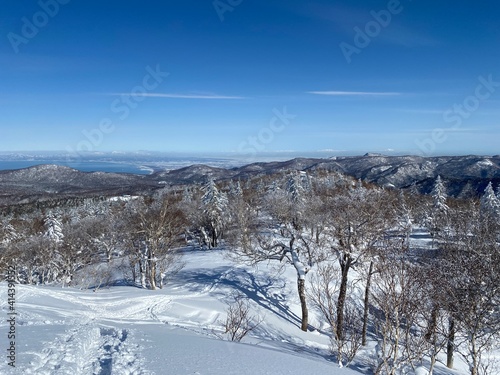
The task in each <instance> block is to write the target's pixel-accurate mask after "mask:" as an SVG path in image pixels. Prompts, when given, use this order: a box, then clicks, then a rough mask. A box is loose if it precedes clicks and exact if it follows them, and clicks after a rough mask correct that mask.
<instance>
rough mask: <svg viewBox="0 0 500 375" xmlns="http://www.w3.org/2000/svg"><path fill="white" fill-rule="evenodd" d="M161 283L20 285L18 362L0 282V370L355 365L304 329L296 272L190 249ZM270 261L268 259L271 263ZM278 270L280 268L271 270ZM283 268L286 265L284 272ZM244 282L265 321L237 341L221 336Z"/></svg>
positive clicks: (295, 370)
mask: <svg viewBox="0 0 500 375" xmlns="http://www.w3.org/2000/svg"><path fill="white" fill-rule="evenodd" d="M185 261H186V262H187V266H186V267H185V268H184V269H183V270H182V271H181V272H180V273H179V274H177V275H176V276H175V278H174V279H173V280H171V281H170V282H169V283H168V284H167V285H166V287H165V288H164V289H162V290H156V291H151V290H144V289H139V288H136V287H132V286H113V287H110V288H108V289H100V290H98V291H96V292H93V291H92V290H83V291H82V290H79V289H75V288H61V287H50V286H26V285H17V287H16V312H17V314H18V315H17V325H16V368H12V367H10V366H8V365H7V362H8V361H7V358H6V357H7V355H6V354H5V353H7V350H6V349H7V348H8V341H9V340H8V339H7V330H8V325H7V319H8V318H7V310H8V306H7V284H6V283H5V282H2V283H0V293H1V294H0V295H1V296H2V297H1V301H0V308H1V312H0V314H2V315H3V317H2V318H0V346H1V347H2V357H3V358H1V359H0V361H1V362H0V374H6V375H7V374H34V375H35V374H36V375H44V374H47V375H48V374H71V375H80V374H99V375H107V374H119V375H121V374H162V375H163V374H173V375H183V374H186V375H187V374H190V375H192V374H199V375H216V374H242V375H245V374H251V375H255V374H273V375H278V374H303V373H308V374H345V375H349V374H356V373H359V372H356V371H354V370H351V369H346V368H343V369H340V368H338V366H337V365H336V364H335V363H334V362H333V358H331V357H330V355H329V352H328V338H327V336H326V335H321V334H319V333H318V332H307V333H306V332H302V331H300V330H299V318H298V315H297V314H298V313H299V312H300V308H299V305H298V301H297V302H295V300H294V298H292V301H291V303H290V304H287V298H288V296H289V295H293V294H294V293H295V284H294V282H295V280H294V278H293V272H292V273H291V277H292V279H291V281H293V282H291V283H290V282H289V281H288V280H287V277H284V278H283V276H281V277H279V275H276V278H277V280H278V281H276V280H274V281H276V284H273V285H270V282H271V281H273V280H271V279H270V278H269V274H268V270H267V269H266V270H265V271H266V272H263V271H262V270H259V269H255V268H252V267H241V266H236V265H235V264H234V263H232V262H230V261H228V260H227V259H226V257H224V254H223V251H222V250H209V251H193V252H192V253H188V254H187V256H186V257H185ZM265 268H267V267H265ZM275 274H276V272H275ZM285 276H286V275H285ZM234 291H240V293H242V294H243V295H246V296H248V297H249V298H250V299H251V300H252V301H253V302H252V307H253V308H254V309H255V315H259V316H260V317H261V318H264V322H263V323H262V324H261V325H259V327H258V328H257V329H256V330H255V331H254V332H252V334H251V335H249V336H247V337H245V338H244V339H243V341H242V342H241V343H233V342H230V341H223V340H221V339H219V338H217V334H218V335H219V336H220V335H221V334H222V324H223V321H224V320H225V314H226V309H227V305H226V303H225V301H230V300H231V296H232V293H233V292H234Z"/></svg>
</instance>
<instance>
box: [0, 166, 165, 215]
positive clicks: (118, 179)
mask: <svg viewBox="0 0 500 375" xmlns="http://www.w3.org/2000/svg"><path fill="white" fill-rule="evenodd" d="M144 177H145V176H143V175H133V174H125V173H105V172H80V171H78V170H76V169H72V168H68V167H63V166H58V165H37V166H34V167H30V168H24V169H18V170H8V171H0V205H5V204H12V203H22V202H29V201H33V200H37V199H46V198H50V197H79V196H90V195H99V194H102V195H122V194H130V193H134V192H142V191H150V190H152V189H154V188H158V182H156V181H153V180H150V179H146V178H144Z"/></svg>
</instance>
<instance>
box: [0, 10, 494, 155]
mask: <svg viewBox="0 0 500 375" xmlns="http://www.w3.org/2000/svg"><path fill="white" fill-rule="evenodd" d="M42 4H46V5H43V6H42ZM0 7H1V14H2V23H1V26H0V30H1V33H0V35H1V42H0V62H1V65H0V66H1V69H0V130H1V136H0V151H14V150H85V149H90V150H92V151H112V150H123V151H133V150H156V151H185V152H210V151H238V150H239V151H240V152H244V153H249V152H263V151H266V152H269V151H283V150H293V151H296V152H299V153H300V152H307V151H316V150H332V154H335V152H337V151H347V152H353V153H361V152H363V153H364V152H368V151H373V152H377V151H378V152H384V151H387V150H394V151H395V152H411V153H420V154H466V153H481V154H495V153H500V152H499V146H498V145H499V143H498V142H499V140H500V22H499V20H500V4H499V3H498V2H496V1H490V0H487V1H482V2H480V3H478V2H474V1H470V0H469V1H464V0H458V1H448V0H446V1H428V0H418V1H416V0H414V1H410V0H401V2H398V1H397V0H391V1H389V2H388V1H332V0H330V1H326V0H322V1H318V0H313V1H297V0H287V1H270V0H266V1H264V0H252V1H251V0H243V1H241V0H217V1H213V0H196V1H194V0H175V1H165V0H163V1H154V0H148V1H136V0H130V1H129V0H128V1H102V0H101V1H93V0H87V1H81V0H80V1H79V0H70V1H69V0H59V1H57V0H41V1H40V2H37V1H14V0H6V1H3V2H2V3H1V5H0ZM360 31H361V32H362V33H363V35H361V33H360ZM35 34H36V35H35ZM154 71H156V73H152V72H154ZM166 72H168V76H167V75H166ZM132 91H133V92H134V94H133V95H132V96H130V93H131V92H132ZM99 127H101V128H99ZM85 134H87V136H85Z"/></svg>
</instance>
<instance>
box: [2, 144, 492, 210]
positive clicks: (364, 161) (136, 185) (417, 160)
mask: <svg viewBox="0 0 500 375" xmlns="http://www.w3.org/2000/svg"><path fill="white" fill-rule="evenodd" d="M293 171H306V172H311V173H315V172H317V171H331V172H339V173H343V174H346V175H350V176H352V177H354V178H356V179H361V180H363V181H366V182H370V183H374V184H377V185H379V186H384V187H386V188H396V189H399V188H403V189H405V188H410V187H412V186H413V187H414V188H416V189H417V190H419V191H420V192H421V193H424V194H426V193H428V192H429V191H430V190H431V188H432V185H433V183H434V180H435V179H436V177H437V176H438V175H440V176H441V178H442V179H443V180H444V181H445V183H446V187H447V189H448V194H449V195H451V196H465V195H470V194H473V195H474V194H475V195H477V194H481V193H482V191H483V190H484V188H485V186H486V185H487V184H488V182H490V181H492V182H493V184H494V186H495V187H496V186H498V184H499V183H500V156H499V155H495V156H477V155H466V156H439V157H421V156H385V155H381V154H365V155H363V156H342V157H331V158H325V159H318V158H295V159H292V160H288V161H280V162H260V163H252V164H248V165H244V166H241V167H234V168H220V167H213V166H208V165H203V164H194V165H191V166H188V167H185V168H180V169H175V170H170V171H159V172H155V173H153V174H150V175H134V174H126V173H106V172H81V171H78V170H76V169H72V168H68V167H64V166H58V165H38V166H34V167H30V168H24V169H18V170H6V171H0V205H9V204H13V203H23V202H29V201H34V200H40V199H46V198H48V197H55V196H57V197H60V196H68V197H72V196H73V197H77V196H95V195H106V196H111V195H123V194H137V193H147V192H151V191H154V190H156V189H158V188H161V187H164V186H168V185H181V184H193V183H203V182H205V181H206V180H207V178H213V179H215V180H228V179H240V180H246V179H248V178H252V177H258V176H265V175H271V174H275V173H288V172H293Z"/></svg>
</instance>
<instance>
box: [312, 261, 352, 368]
mask: <svg viewBox="0 0 500 375" xmlns="http://www.w3.org/2000/svg"><path fill="white" fill-rule="evenodd" d="M339 287H340V270H339V268H338V266H337V267H336V266H335V265H334V264H333V263H331V262H324V263H322V264H320V265H319V266H318V267H317V269H316V272H315V273H314V274H313V276H312V278H311V282H310V287H309V293H308V296H309V299H310V300H311V301H312V305H313V307H314V308H315V309H316V310H317V311H319V312H320V314H321V315H322V317H323V319H325V321H326V322H327V323H328V326H329V330H330V331H331V333H332V334H331V350H332V353H333V354H334V355H335V356H336V357H337V360H338V363H339V366H340V367H343V366H344V365H346V366H348V365H349V364H350V363H351V362H352V360H353V359H354V357H355V355H356V353H357V352H358V350H359V348H360V347H361V341H362V331H361V328H360V327H361V318H360V316H361V314H360V311H359V308H358V307H357V305H356V303H355V302H354V301H353V300H352V299H350V298H349V299H347V301H346V305H345V306H344V308H345V312H344V327H343V330H344V335H343V336H340V335H339V334H338V333H337V332H336V330H337V327H338V325H337V316H338V314H337V303H336V301H337V298H338V292H339Z"/></svg>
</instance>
